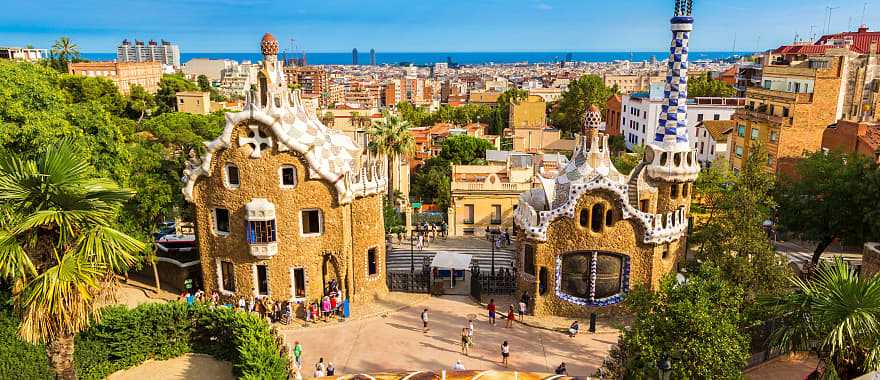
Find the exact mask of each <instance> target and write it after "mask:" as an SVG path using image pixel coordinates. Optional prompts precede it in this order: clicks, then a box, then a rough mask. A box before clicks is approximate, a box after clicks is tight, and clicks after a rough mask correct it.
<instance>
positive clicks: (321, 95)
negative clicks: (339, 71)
mask: <svg viewBox="0 0 880 380" xmlns="http://www.w3.org/2000/svg"><path fill="white" fill-rule="evenodd" d="M284 76H285V77H286V78H287V84H288V85H292V86H297V87H299V88H300V90H301V91H302V96H303V97H304V98H317V99H318V105H319V107H327V106H329V105H331V104H335V102H331V99H330V93H329V86H330V81H329V76H328V74H327V70H324V69H322V68H320V67H317V66H286V67H284Z"/></svg>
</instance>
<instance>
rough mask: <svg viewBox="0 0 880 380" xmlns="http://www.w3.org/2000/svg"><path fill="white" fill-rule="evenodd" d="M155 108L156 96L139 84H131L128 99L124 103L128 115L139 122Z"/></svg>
mask: <svg viewBox="0 0 880 380" xmlns="http://www.w3.org/2000/svg"><path fill="white" fill-rule="evenodd" d="M155 109H156V98H155V97H153V95H152V94H150V93H149V92H147V90H144V88H143V87H141V86H140V85H138V84H133V85H131V87H130V88H129V94H128V100H127V102H126V104H125V111H126V113H127V115H128V117H129V118H131V119H137V122H138V124H140V123H141V121H143V120H144V116H149V115H151V114H152V113H153V112H154V111H155Z"/></svg>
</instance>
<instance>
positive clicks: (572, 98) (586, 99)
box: [550, 74, 616, 133]
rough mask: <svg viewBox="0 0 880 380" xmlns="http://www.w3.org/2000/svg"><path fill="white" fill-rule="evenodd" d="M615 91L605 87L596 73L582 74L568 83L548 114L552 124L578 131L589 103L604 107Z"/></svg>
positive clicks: (569, 131) (564, 130)
mask: <svg viewBox="0 0 880 380" xmlns="http://www.w3.org/2000/svg"><path fill="white" fill-rule="evenodd" d="M615 93H616V91H615V89H613V88H610V87H606V86H605V83H604V81H603V80H602V78H601V77H599V76H598V75H592V74H591V75H584V76H582V77H580V78H578V79H577V80H574V81H572V82H571V83H569V85H568V90H566V91H565V92H564V93H562V98H561V99H559V102H558V103H557V104H556V106H555V107H554V109H553V111H552V112H551V114H550V119H551V120H552V121H553V123H554V126H556V127H558V128H559V129H561V130H562V131H563V132H566V133H578V132H579V131H580V130H581V126H582V125H583V124H584V115H585V114H586V112H587V108H588V107H589V106H590V105H595V106H596V107H599V109H600V110H604V109H605V102H606V101H607V100H608V98H610V97H611V96H612V95H614V94H615Z"/></svg>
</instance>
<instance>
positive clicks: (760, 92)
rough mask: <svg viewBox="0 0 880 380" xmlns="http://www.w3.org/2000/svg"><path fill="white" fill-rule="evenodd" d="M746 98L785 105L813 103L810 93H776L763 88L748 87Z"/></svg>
mask: <svg viewBox="0 0 880 380" xmlns="http://www.w3.org/2000/svg"><path fill="white" fill-rule="evenodd" d="M746 97H748V98H760V99H770V100H776V101H780V102H786V103H810V102H812V101H813V94H810V93H806V92H788V91H777V90H770V89H766V88H763V87H749V88H748V89H747V90H746Z"/></svg>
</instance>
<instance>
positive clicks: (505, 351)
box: [501, 340, 510, 367]
mask: <svg viewBox="0 0 880 380" xmlns="http://www.w3.org/2000/svg"><path fill="white" fill-rule="evenodd" d="M509 358H510V345H508V344H507V341H506V340H505V341H504V343H501V364H503V365H504V366H505V367H507V364H508V359H509Z"/></svg>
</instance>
